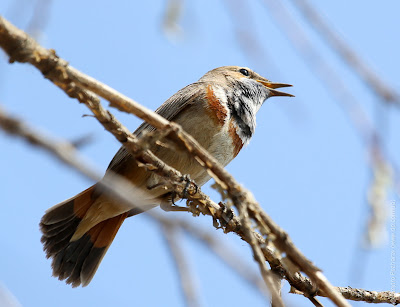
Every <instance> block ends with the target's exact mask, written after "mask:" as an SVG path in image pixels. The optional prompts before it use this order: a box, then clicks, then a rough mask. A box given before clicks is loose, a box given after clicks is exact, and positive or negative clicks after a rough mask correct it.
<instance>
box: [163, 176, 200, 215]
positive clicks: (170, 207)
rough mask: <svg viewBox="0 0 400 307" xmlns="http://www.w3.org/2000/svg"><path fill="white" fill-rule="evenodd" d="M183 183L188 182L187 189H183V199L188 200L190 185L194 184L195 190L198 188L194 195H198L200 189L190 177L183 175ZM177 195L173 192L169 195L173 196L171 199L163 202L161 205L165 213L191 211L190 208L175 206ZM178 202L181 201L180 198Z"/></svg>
mask: <svg viewBox="0 0 400 307" xmlns="http://www.w3.org/2000/svg"><path fill="white" fill-rule="evenodd" d="M181 181H186V184H185V187H184V188H183V191H182V198H187V197H188V196H189V191H188V188H189V186H190V184H193V185H194V186H195V188H196V189H195V190H196V191H195V193H194V194H196V193H197V191H198V189H199V188H198V186H197V185H196V183H195V182H194V181H193V180H191V179H190V176H189V175H183V176H182V177H181ZM176 194H177V193H176V192H174V191H173V192H171V193H170V194H169V196H171V199H166V200H163V201H162V202H161V204H160V207H161V209H163V210H164V211H189V208H187V207H181V206H177V205H176V204H175V198H176V196H177V195H176ZM178 200H179V198H178Z"/></svg>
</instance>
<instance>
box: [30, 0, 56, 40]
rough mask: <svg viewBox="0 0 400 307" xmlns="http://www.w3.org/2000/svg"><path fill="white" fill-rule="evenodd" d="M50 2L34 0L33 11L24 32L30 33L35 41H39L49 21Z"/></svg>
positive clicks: (48, 0)
mask: <svg viewBox="0 0 400 307" xmlns="http://www.w3.org/2000/svg"><path fill="white" fill-rule="evenodd" d="M52 2H53V1H52V0H36V4H35V9H34V11H33V15H32V17H31V20H30V21H29V24H28V26H27V28H26V32H27V33H30V34H31V35H32V36H33V37H34V38H35V39H37V40H39V38H40V36H41V34H42V32H43V30H44V29H45V27H46V25H47V23H48V21H49V19H50V9H51V4H52Z"/></svg>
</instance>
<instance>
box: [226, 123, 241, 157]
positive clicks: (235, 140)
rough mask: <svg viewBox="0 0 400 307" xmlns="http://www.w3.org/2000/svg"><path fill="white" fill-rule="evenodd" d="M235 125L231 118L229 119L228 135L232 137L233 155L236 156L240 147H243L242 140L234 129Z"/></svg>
mask: <svg viewBox="0 0 400 307" xmlns="http://www.w3.org/2000/svg"><path fill="white" fill-rule="evenodd" d="M236 129H237V128H236V125H235V124H234V123H233V120H232V119H231V120H230V121H229V128H228V131H229V136H230V137H231V139H232V144H233V155H234V157H236V156H237V155H238V153H239V151H240V150H241V149H242V147H243V141H242V139H241V138H240V136H239V135H238V133H237V131H236Z"/></svg>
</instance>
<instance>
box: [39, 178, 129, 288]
mask: <svg viewBox="0 0 400 307" xmlns="http://www.w3.org/2000/svg"><path fill="white" fill-rule="evenodd" d="M94 190H95V186H92V187H90V188H88V189H87V190H85V191H83V192H81V193H80V194H78V195H76V196H74V197H72V198H70V199H68V200H66V201H64V202H62V203H60V204H58V205H56V206H54V207H52V208H50V209H48V210H47V211H46V214H45V215H44V216H43V217H42V220H41V222H40V229H41V231H42V233H43V236H42V239H41V241H42V243H43V245H44V247H43V249H44V251H45V252H46V255H47V258H52V260H53V261H52V268H53V276H55V277H58V279H60V280H64V279H66V282H67V283H68V284H71V285H72V287H77V286H79V285H82V286H87V285H88V284H89V283H90V281H91V280H92V278H93V276H94V274H95V273H96V270H97V268H98V266H99V264H100V262H101V260H102V259H103V257H104V255H105V253H106V252H107V249H108V248H109V247H110V245H111V243H112V241H113V240H114V237H115V235H116V234H117V232H118V229H119V228H120V226H121V225H122V223H123V221H124V220H125V219H126V217H127V216H128V213H123V214H120V215H117V216H115V217H113V218H110V219H107V220H104V221H101V222H100V223H98V224H96V225H95V226H94V227H92V228H91V229H90V230H88V231H87V232H86V233H84V234H83V235H79V236H78V238H76V237H77V235H76V230H77V228H78V226H79V224H80V222H81V220H82V219H83V218H84V217H85V215H86V213H87V212H88V210H89V209H90V207H91V206H92V205H93V204H94V203H95V201H96V199H97V197H96V195H95V194H96V193H95V192H94ZM74 234H75V236H74ZM73 236H74V238H72V237H73Z"/></svg>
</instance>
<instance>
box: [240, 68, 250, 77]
mask: <svg viewBox="0 0 400 307" xmlns="http://www.w3.org/2000/svg"><path fill="white" fill-rule="evenodd" d="M239 72H240V73H241V74H242V75H243V76H246V77H248V76H249V71H248V70H247V69H244V68H241V69H239Z"/></svg>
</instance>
